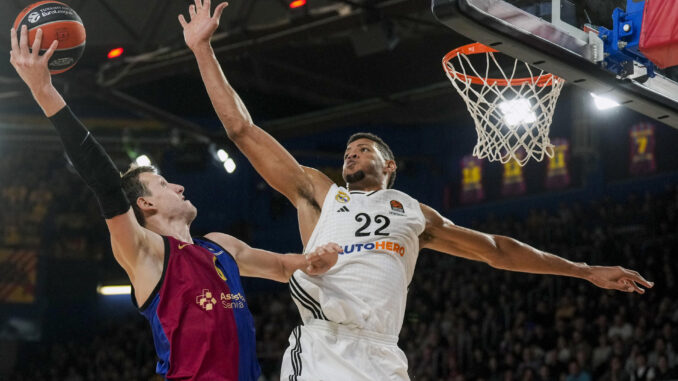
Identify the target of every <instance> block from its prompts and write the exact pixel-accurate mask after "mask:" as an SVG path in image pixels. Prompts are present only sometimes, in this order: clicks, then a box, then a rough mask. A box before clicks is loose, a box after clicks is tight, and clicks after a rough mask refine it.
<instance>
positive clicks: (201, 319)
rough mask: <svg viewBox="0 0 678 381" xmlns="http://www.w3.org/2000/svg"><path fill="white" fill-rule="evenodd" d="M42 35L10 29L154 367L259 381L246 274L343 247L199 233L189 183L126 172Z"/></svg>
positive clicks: (292, 267) (309, 265) (175, 373)
mask: <svg viewBox="0 0 678 381" xmlns="http://www.w3.org/2000/svg"><path fill="white" fill-rule="evenodd" d="M41 40H42V31H41V30H39V31H38V32H37V37H36V38H35V43H34V44H33V49H32V51H31V50H30V49H29V47H28V43H27V41H28V33H27V31H26V28H25V27H23V28H22V30H21V39H20V40H19V39H18V38H17V33H16V31H15V30H14V29H12V31H11V43H12V51H11V60H10V61H11V63H12V65H13V66H14V68H15V69H16V71H17V72H18V73H19V76H20V77H21V78H22V79H23V80H24V82H26V84H27V85H28V87H29V88H30V90H31V92H32V93H33V96H34V98H35V100H36V101H37V102H38V104H39V105H40V107H41V108H42V110H43V111H44V113H45V115H46V116H47V117H48V118H49V119H50V121H51V122H52V124H53V125H54V127H55V129H56V130H57V132H58V133H59V135H60V137H61V140H62V142H63V144H64V148H65V150H66V153H67V154H68V156H69V158H70V159H71V161H72V163H73V166H74V167H75V168H76V170H77V171H78V173H79V174H80V176H81V177H82V178H83V180H84V181H85V182H86V183H87V185H88V186H89V187H90V188H91V189H92V190H93V192H94V194H95V196H96V197H97V200H98V202H99V205H100V207H101V211H102V214H103V216H104V218H105V219H106V225H107V226H108V230H109V232H110V234H111V245H112V248H113V255H114V256H115V259H116V260H117V261H118V263H119V264H120V266H122V268H123V269H124V270H125V272H126V273H127V275H128V276H129V279H130V281H131V283H132V286H133V290H134V293H133V302H134V303H135V304H136V305H137V306H139V309H140V312H141V313H142V314H143V315H144V316H145V317H146V318H147V319H148V320H149V322H150V324H151V329H152V331H153V341H154V344H155V348H156V352H157V355H158V358H159V360H158V364H157V367H156V372H157V373H159V374H160V375H162V376H163V377H165V378H166V379H168V380H224V381H226V380H228V381H236V380H240V381H254V380H257V379H258V377H259V375H260V368H259V363H258V361H257V357H256V353H255V349H256V346H255V335H254V324H253V321H252V315H251V314H250V311H249V309H248V307H247V302H246V299H245V297H244V291H243V288H242V285H241V282H240V276H241V275H244V276H251V277H260V278H268V279H272V280H276V281H279V282H287V281H288V280H289V278H290V276H291V274H292V273H293V272H295V271H296V270H301V271H302V272H304V273H305V274H307V275H309V276H317V275H319V274H323V273H324V272H326V271H327V270H328V269H329V268H330V267H331V266H332V265H333V264H335V263H336V261H337V255H338V252H339V251H340V250H341V248H340V247H339V246H338V245H336V244H327V245H321V246H319V247H318V249H316V250H314V251H312V252H309V254H307V255H298V254H290V255H281V254H276V253H272V252H268V251H264V250H259V249H253V248H251V247H249V246H248V245H246V244H245V243H244V242H242V241H240V240H238V239H237V238H235V237H231V236H229V235H226V234H223V233H218V232H215V233H209V234H207V235H206V236H205V237H200V238H193V237H192V236H191V233H190V225H191V222H192V221H193V219H195V217H196V214H197V210H196V208H195V207H194V206H193V204H191V202H190V201H189V200H187V199H186V197H185V196H184V188H183V187H182V186H181V185H178V184H172V183H169V182H168V181H167V180H165V179H164V178H163V177H162V176H160V175H159V174H157V173H156V172H155V170H154V169H153V168H152V167H138V168H132V169H131V170H130V171H128V172H127V173H125V174H124V175H123V176H122V177H121V176H120V173H119V172H118V171H117V169H116V167H115V165H114V164H113V162H112V161H111V159H110V158H109V157H108V155H107V154H106V152H105V151H104V150H103V147H101V145H99V143H98V142H97V141H96V140H95V139H94V138H93V137H92V135H91V134H90V133H89V131H88V130H87V129H86V128H85V126H84V125H82V123H81V122H80V121H79V120H78V119H77V118H76V116H75V115H74V114H73V113H72V112H71V110H70V108H69V107H68V106H67V105H66V102H65V101H64V99H63V98H62V97H61V95H60V94H59V93H58V92H57V90H56V89H55V88H54V87H53V86H52V82H51V77H50V74H49V71H48V68H47V62H48V60H49V58H50V57H51V55H52V53H54V50H55V49H56V47H57V42H55V43H53V44H52V46H51V47H50V48H49V50H48V51H47V52H46V53H45V54H44V55H43V56H39V55H38V52H39V50H40V49H39V47H40V43H41ZM130 200H131V201H132V202H131V203H130Z"/></svg>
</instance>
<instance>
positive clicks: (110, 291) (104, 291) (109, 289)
mask: <svg viewBox="0 0 678 381" xmlns="http://www.w3.org/2000/svg"><path fill="white" fill-rule="evenodd" d="M97 293H98V294H100V295H129V294H131V293H132V286H99V287H97Z"/></svg>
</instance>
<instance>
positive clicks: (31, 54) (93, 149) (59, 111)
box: [10, 26, 163, 294]
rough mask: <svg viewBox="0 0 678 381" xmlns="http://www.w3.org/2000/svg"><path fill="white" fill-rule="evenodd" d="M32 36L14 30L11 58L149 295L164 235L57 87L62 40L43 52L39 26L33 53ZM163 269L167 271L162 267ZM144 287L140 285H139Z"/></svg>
mask: <svg viewBox="0 0 678 381" xmlns="http://www.w3.org/2000/svg"><path fill="white" fill-rule="evenodd" d="M27 34H28V33H27V31H26V27H25V26H24V27H23V28H22V30H21V39H20V40H19V39H18V38H17V32H16V31H15V30H14V29H12V31H11V43H12V51H11V53H10V55H11V58H10V62H11V63H12V66H14V68H15V69H16V71H17V73H18V74H19V76H20V77H21V79H22V80H23V81H24V82H25V83H26V84H27V85H28V87H29V89H30V90H31V93H32V94H33V97H34V98H35V100H36V101H37V103H38V104H39V105H40V107H41V108H42V110H43V112H44V113H45V116H47V117H48V118H49V120H50V121H51V122H52V124H53V125H54V128H55V129H56V131H57V133H58V134H59V137H60V138H61V141H62V142H63V145H64V149H65V151H66V153H67V154H68V156H69V158H70V159H71V162H72V163H73V166H74V167H75V169H76V170H77V172H78V174H80V176H81V177H82V179H83V180H84V181H85V183H87V185H88V186H89V187H90V188H91V189H92V191H93V192H94V194H95V196H96V197H97V200H98V202H99V206H100V207H101V211H102V214H103V216H104V217H105V218H106V224H107V225H108V229H109V231H110V233H111V244H112V246H113V254H114V255H115V258H116V260H117V261H118V263H120V265H121V266H122V267H123V268H124V269H125V271H126V272H127V274H128V275H129V277H130V280H131V281H132V284H134V286H135V288H137V289H139V288H141V290H138V291H140V292H139V293H141V294H143V293H144V290H145V289H146V288H148V287H147V284H148V286H151V288H150V289H149V290H148V294H150V291H151V290H152V287H153V286H155V283H153V281H152V279H148V278H149V277H145V276H144V275H145V274H143V271H141V272H142V273H140V271H139V270H144V269H148V268H151V269H153V268H155V267H157V263H156V262H157V261H153V260H149V259H150V256H148V255H144V254H155V255H154V256H153V257H154V258H156V257H159V258H162V253H163V241H162V237H160V236H159V235H158V234H155V233H153V232H151V231H149V230H147V229H144V228H143V227H141V226H140V225H139V223H138V222H137V221H136V219H135V218H134V213H133V211H132V209H131V208H130V204H129V201H128V200H127V197H125V194H124V193H123V191H122V187H121V184H120V173H119V172H118V170H117V168H116V167H115V165H114V164H113V162H112V161H111V159H110V158H109V157H108V155H107V154H106V152H105V151H104V149H103V147H101V145H100V144H99V143H98V142H97V141H96V139H94V137H93V136H92V135H91V134H90V132H89V131H88V130H87V128H85V126H84V125H83V124H82V123H81V122H80V121H79V120H78V119H77V117H76V116H75V115H74V114H73V113H72V112H71V110H70V108H69V107H68V106H67V105H66V102H65V101H64V99H63V97H62V96H61V94H59V92H58V91H57V90H56V89H55V88H54V86H53V85H52V79H51V76H50V74H49V70H48V69H47V62H48V61H49V58H50V57H51V55H52V54H53V53H54V50H55V49H56V47H57V45H58V43H57V42H56V41H55V42H54V43H52V45H51V46H50V48H49V50H48V51H47V52H46V53H45V54H44V55H43V56H40V55H39V54H38V52H39V51H40V43H41V40H42V30H38V32H37V34H36V38H35V42H34V43H33V47H32V51H31V50H29V49H28V36H27ZM161 263H162V262H161ZM160 273H162V265H161V266H160ZM136 278H142V279H136ZM158 279H159V275H158ZM156 282H157V279H156ZM138 285H139V286H140V287H137V286H138Z"/></svg>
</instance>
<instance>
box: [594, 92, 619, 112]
mask: <svg viewBox="0 0 678 381" xmlns="http://www.w3.org/2000/svg"><path fill="white" fill-rule="evenodd" d="M591 96H592V97H593V103H594V104H595V105H596V108H597V109H598V110H608V109H611V108H615V107H617V106H619V103H617V102H615V101H613V100H612V99H610V98H605V97H601V96H600V95H596V94H594V93H591Z"/></svg>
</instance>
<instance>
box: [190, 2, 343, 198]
mask: <svg viewBox="0 0 678 381" xmlns="http://www.w3.org/2000/svg"><path fill="white" fill-rule="evenodd" d="M227 5H228V3H221V4H219V5H217V7H216V8H215V10H214V15H212V16H210V6H211V2H210V0H204V1H203V0H195V4H194V5H191V6H190V7H189V15H190V20H191V21H190V22H187V21H186V19H185V18H184V16H183V15H180V16H179V22H180V23H181V26H182V27H183V29H184V39H185V40H186V45H188V47H189V48H190V49H191V50H192V51H193V53H194V54H195V58H196V60H197V62H198V67H199V68H200V75H201V76H202V80H203V83H204V84H205V88H206V89H207V94H208V95H209V98H210V100H211V101H212V105H213V106H214V109H215V111H216V113H217V115H218V116H219V119H220V120H221V122H222V124H223V125H224V128H225V129H226V133H227V134H228V137H229V138H230V139H231V140H232V141H233V142H234V143H235V144H236V145H237V146H238V148H239V149H240V150H241V151H242V152H243V154H245V156H247V158H248V159H249V161H250V163H252V165H253V166H254V168H255V169H256V170H257V172H259V174H260V175H261V176H262V177H263V178H264V179H265V180H266V182H267V183H268V184H269V185H271V186H272V187H273V188H275V189H276V190H277V191H279V192H280V193H282V194H283V195H285V197H287V198H288V199H289V200H290V201H291V202H292V203H293V204H294V205H295V206H297V207H298V204H299V202H300V201H304V200H309V198H312V199H313V200H315V201H316V203H318V204H320V205H322V200H323V199H324V197H325V194H326V193H327V190H328V189H329V187H330V186H331V185H332V181H331V180H330V179H329V178H328V177H327V176H325V175H323V174H322V173H320V172H319V171H316V170H314V169H311V168H307V167H302V166H301V165H299V163H298V162H297V161H296V160H295V159H294V157H292V155H290V153H289V152H288V151H287V150H286V149H285V148H283V146H282V145H280V143H278V142H277V141H276V140H275V139H274V138H273V137H272V136H271V135H269V134H268V133H267V132H266V131H264V130H262V129H261V128H259V127H257V126H256V125H255V124H254V122H253V121H252V117H251V116H250V114H249V112H248V111H247V107H245V104H244V103H243V101H242V99H240V97H239V96H238V94H237V93H236V92H235V90H234V89H233V87H231V85H230V84H229V83H228V80H227V79H226V76H225V75H224V73H223V71H222V70H221V67H220V66H219V62H218V61H217V58H216V56H215V55H214V51H213V49H212V46H211V44H210V39H211V37H212V35H213V33H214V32H215V31H216V30H217V27H218V26H219V18H220V17H221V14H222V12H223V10H224V9H225V8H226V6H227Z"/></svg>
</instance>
